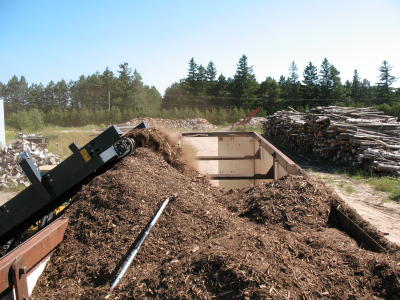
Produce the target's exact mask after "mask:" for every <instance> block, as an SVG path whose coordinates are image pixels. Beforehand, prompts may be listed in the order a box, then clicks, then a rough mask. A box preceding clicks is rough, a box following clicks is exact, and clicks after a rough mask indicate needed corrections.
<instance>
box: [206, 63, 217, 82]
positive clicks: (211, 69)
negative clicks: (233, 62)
mask: <svg viewBox="0 0 400 300" xmlns="http://www.w3.org/2000/svg"><path fill="white" fill-rule="evenodd" d="M216 77H217V69H216V67H215V64H214V63H213V62H212V61H210V62H209V63H208V65H207V68H206V79H207V80H208V81H210V82H213V81H215V78H216Z"/></svg>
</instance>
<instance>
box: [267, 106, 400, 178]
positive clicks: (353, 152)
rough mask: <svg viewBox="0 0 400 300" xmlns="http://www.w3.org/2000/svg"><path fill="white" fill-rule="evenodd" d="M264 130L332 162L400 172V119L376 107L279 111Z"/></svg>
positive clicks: (285, 143) (290, 144) (269, 119)
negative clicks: (303, 111)
mask: <svg viewBox="0 0 400 300" xmlns="http://www.w3.org/2000/svg"><path fill="white" fill-rule="evenodd" d="M264 131H265V134H266V136H267V137H270V138H275V139H276V138H278V139H279V140H280V142H282V143H284V145H286V146H288V147H292V148H294V149H296V150H301V151H311V152H314V153H316V154H318V155H319V156H321V157H323V158H326V159H328V160H330V161H340V162H346V163H349V164H351V165H352V166H358V167H364V168H366V169H369V170H373V171H377V172H384V173H388V174H393V175H400V122H398V121H397V119H396V118H395V117H393V116H388V115H385V114H384V113H383V112H381V111H378V110H376V109H374V108H370V107H368V108H354V107H337V106H328V107H317V108H315V109H312V110H310V111H309V112H306V113H301V112H297V111H295V110H290V111H286V110H284V111H278V112H276V113H275V114H273V115H271V116H270V117H269V118H268V119H267V121H266V122H265V124H264Z"/></svg>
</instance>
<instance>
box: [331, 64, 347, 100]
mask: <svg viewBox="0 0 400 300" xmlns="http://www.w3.org/2000/svg"><path fill="white" fill-rule="evenodd" d="M329 73H330V76H331V77H330V78H331V83H332V89H331V91H330V98H332V99H335V100H341V99H344V98H345V97H346V91H345V89H344V87H343V85H342V82H341V79H340V77H339V75H340V72H339V71H338V69H336V68H335V66H334V65H331V66H330V68H329Z"/></svg>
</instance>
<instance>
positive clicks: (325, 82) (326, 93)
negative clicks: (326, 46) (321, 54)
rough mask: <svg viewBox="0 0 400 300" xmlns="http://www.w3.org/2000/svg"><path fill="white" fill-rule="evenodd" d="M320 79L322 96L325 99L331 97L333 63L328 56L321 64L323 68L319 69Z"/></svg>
mask: <svg viewBox="0 0 400 300" xmlns="http://www.w3.org/2000/svg"><path fill="white" fill-rule="evenodd" d="M319 74H320V79H319V84H320V87H321V96H322V98H323V99H327V98H329V97H330V91H331V89H332V85H333V83H332V75H331V64H330V63H329V61H328V59H327V58H324V60H323V61H322V64H321V70H320V71H319Z"/></svg>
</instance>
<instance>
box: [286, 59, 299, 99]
mask: <svg viewBox="0 0 400 300" xmlns="http://www.w3.org/2000/svg"><path fill="white" fill-rule="evenodd" d="M297 71H298V68H297V66H296V64H295V62H294V61H292V63H291V64H290V67H289V77H288V82H287V83H288V86H289V90H288V92H289V93H288V97H289V98H291V99H297V98H299V95H300V82H299V75H298V74H297Z"/></svg>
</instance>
